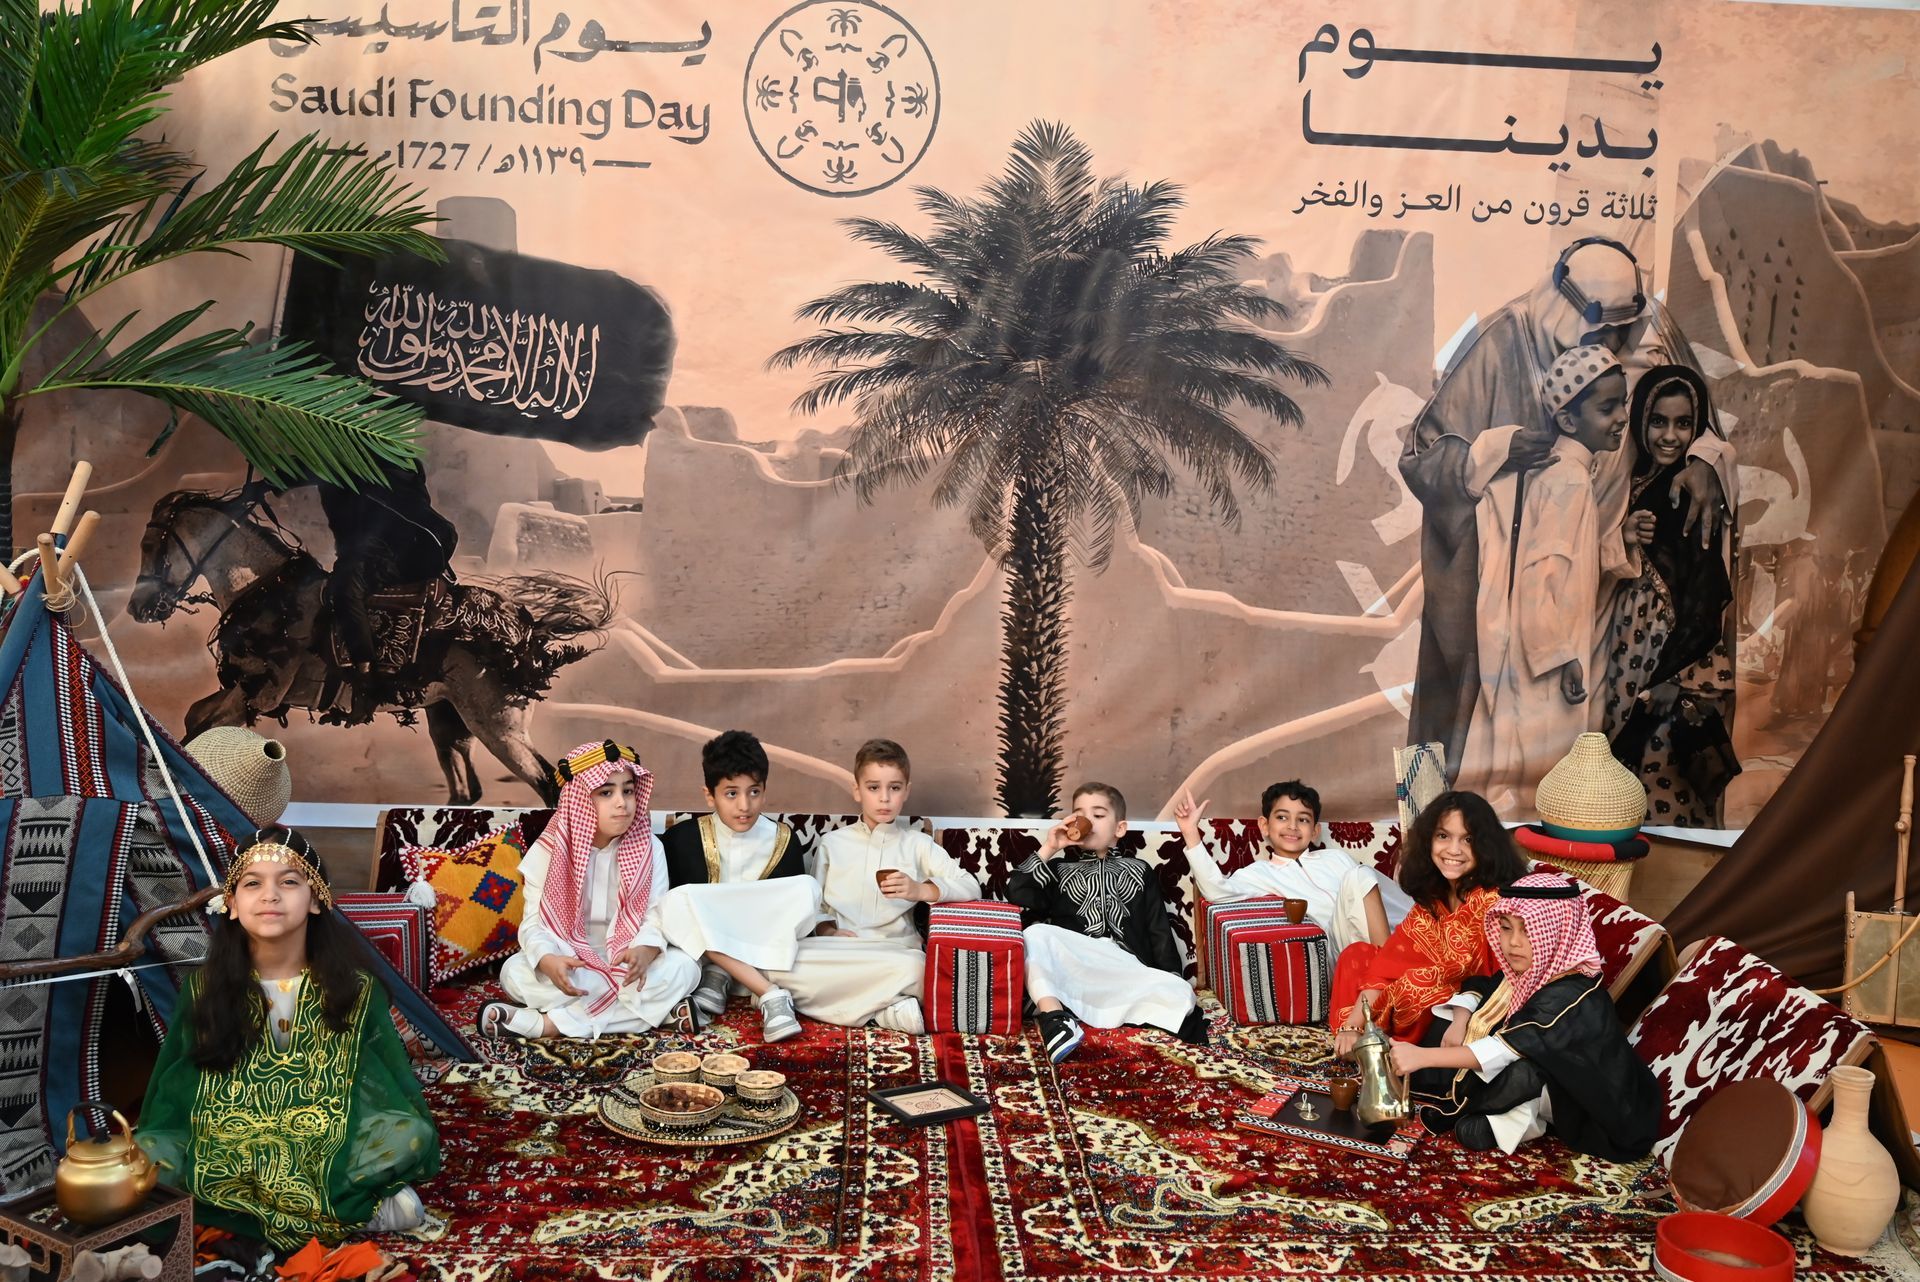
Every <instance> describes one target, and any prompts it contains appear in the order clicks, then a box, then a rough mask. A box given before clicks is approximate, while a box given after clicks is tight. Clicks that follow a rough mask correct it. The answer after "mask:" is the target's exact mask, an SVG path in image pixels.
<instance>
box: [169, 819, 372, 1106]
mask: <svg viewBox="0 0 1920 1282" xmlns="http://www.w3.org/2000/svg"><path fill="white" fill-rule="evenodd" d="M260 841H278V842H281V843H283V844H286V845H289V846H293V847H295V848H296V849H301V850H311V847H309V846H308V845H307V842H306V839H305V838H304V837H301V836H300V835H299V834H298V833H296V832H294V831H293V830H292V829H290V828H266V829H262V830H261V831H260V832H259V833H257V834H256V835H255V839H254V842H250V843H248V844H249V845H251V844H255V842H260ZM312 858H313V864H314V867H315V868H317V869H318V870H319V872H320V877H321V879H322V880H323V881H326V880H330V879H328V878H327V871H326V865H324V864H323V863H321V862H320V857H319V856H318V855H314V856H313V857H312ZM365 949H366V945H365V944H363V943H362V942H361V939H360V936H359V933H358V932H356V931H355V930H354V929H353V928H352V927H350V926H348V925H347V924H346V922H345V921H343V920H342V919H341V917H340V914H339V910H338V909H328V910H327V911H325V912H323V913H320V914H319V915H318V916H315V917H310V918H308V920H307V978H308V981H309V982H310V983H313V984H315V985H317V986H318V990H319V994H320V1008H321V1011H322V1014H323V1016H324V1018H325V1019H326V1023H327V1027H329V1028H331V1029H332V1030H333V1031H334V1032H336V1033H344V1032H346V1031H348V1028H349V1024H350V1021H351V1020H352V1018H353V1007H354V1003H355V1002H356V1001H357V1000H358V999H359V996H360V986H361V985H362V984H364V983H366V982H367V981H366V975H365V973H364V969H365V967H364V962H365V958H366V951H365ZM193 982H194V984H195V988H194V1000H193V1047H192V1058H193V1062H194V1064H195V1065H197V1066H198V1067H200V1068H203V1069H208V1070H211V1071H213V1072H221V1073H224V1072H228V1071H230V1070H232V1069H233V1068H235V1067H236V1066H238V1065H239V1063H240V1061H241V1060H243V1059H245V1058H246V1057H247V1056H248V1055H249V1054H251V1053H252V1051H253V1048H254V1047H255V1046H256V1045H258V1044H259V1042H260V1039H261V1038H262V1037H264V1036H266V1033H267V1000H266V997H265V996H264V995H262V993H261V992H260V984H259V981H257V980H256V979H254V977H253V945H252V943H251V942H250V940H249V939H248V937H247V928H246V927H245V926H242V925H241V924H240V920H239V918H238V917H236V916H234V915H233V912H232V909H231V904H229V910H228V912H227V915H226V916H223V917H216V918H215V919H214V925H213V938H212V940H211V941H210V942H209V944H208V946H207V960H206V962H205V964H204V965H202V966H201V968H200V973H199V975H198V976H196V977H195V980H194V981H193Z"/></svg>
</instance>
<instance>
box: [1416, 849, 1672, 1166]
mask: <svg viewBox="0 0 1920 1282" xmlns="http://www.w3.org/2000/svg"><path fill="white" fill-rule="evenodd" d="M1486 930H1487V939H1488V942H1489V943H1491V944H1492V945H1493V950H1494V952H1495V953H1496V954H1498V955H1499V958H1500V970H1501V975H1500V977H1499V979H1498V980H1497V981H1494V980H1476V981H1470V985H1472V986H1477V987H1478V990H1479V991H1480V992H1483V993H1484V992H1487V990H1489V989H1490V990H1491V992H1490V994H1489V995H1487V996H1486V997H1485V999H1484V1001H1480V1002H1479V1003H1478V1006H1477V1009H1473V1010H1471V1011H1468V1010H1465V1009H1464V1008H1465V1007H1468V1006H1472V1005H1474V1003H1475V996H1474V995H1473V994H1468V993H1462V994H1460V995H1458V996H1456V997H1454V998H1453V1000H1452V1002H1450V1003H1449V1005H1451V1006H1453V1007H1455V1008H1456V1010H1457V1011H1458V1013H1456V1015H1455V1017H1454V1027H1453V1029H1452V1030H1450V1031H1449V1032H1448V1034H1447V1036H1446V1038H1445V1040H1444V1042H1443V1044H1442V1045H1440V1046H1437V1047H1428V1046H1415V1045H1412V1044H1411V1043H1408V1042H1395V1043H1394V1044H1393V1065H1394V1067H1395V1068H1396V1069H1397V1070H1399V1071H1400V1072H1402V1073H1407V1074H1411V1075H1412V1077H1413V1081H1412V1086H1413V1089H1414V1091H1415V1092H1417V1093H1419V1094H1420V1095H1422V1096H1426V1097H1429V1098H1428V1101H1427V1102H1429V1103H1431V1104H1432V1107H1428V1108H1425V1109H1423V1110H1422V1111H1421V1120H1422V1121H1423V1122H1425V1123H1426V1125H1427V1129H1428V1130H1431V1131H1436V1132H1437V1131H1446V1130H1450V1131H1452V1132H1453V1133H1454V1137H1455V1138H1456V1139H1458V1140H1459V1141H1460V1144H1461V1147H1463V1148H1469V1149H1476V1150H1480V1151H1485V1150H1489V1149H1494V1148H1498V1149H1501V1150H1502V1151H1504V1152H1508V1153H1511V1152H1513V1151H1514V1150H1515V1149H1516V1148H1518V1147H1519V1146H1520V1145H1521V1144H1523V1143H1525V1142H1526V1141H1527V1140H1530V1139H1532V1138H1533V1137H1534V1136H1536V1135H1542V1134H1551V1135H1554V1136H1556V1137H1558V1138H1559V1139H1560V1140H1561V1141H1562V1142H1563V1143H1564V1144H1566V1145H1567V1147H1568V1148H1571V1149H1574V1150H1576V1151H1577V1152H1581V1153H1588V1154H1591V1155H1592V1156H1594V1157H1598V1158H1604V1159H1605V1160H1607V1161H1610V1162H1631V1161H1634V1160H1636V1159H1638V1158H1642V1157H1645V1156H1646V1155H1647V1153H1648V1152H1649V1151H1650V1150H1651V1149H1652V1148H1653V1142H1654V1140H1655V1138H1657V1137H1658V1135H1659V1133H1660V1117H1661V1097H1660V1083H1659V1081H1658V1080H1657V1079H1656V1078H1655V1077H1654V1075H1653V1073H1652V1071H1651V1070H1650V1069H1648V1067H1647V1066H1646V1065H1645V1064H1644V1063H1642V1062H1641V1061H1640V1058H1639V1056H1637V1055H1636V1054H1634V1051H1633V1047H1632V1046H1630V1045H1628V1043H1627V1035H1626V1032H1625V1031H1624V1030H1623V1029H1622V1028H1621V1027H1620V1017H1619V1015H1618V1014H1617V1013H1616V1012H1615V1011H1614V1009H1613V999H1612V998H1611V997H1609V996H1608V995H1607V988H1606V984H1605V982H1604V981H1603V980H1602V979H1601V976H1600V969H1601V968H1600V951H1599V949H1598V947H1597V946H1596V945H1595V943H1594V938H1593V923H1592V920H1591V918H1590V917H1589V916H1588V913H1587V907H1586V904H1585V903H1584V902H1583V901H1582V900H1581V897H1580V888H1579V886H1577V885H1576V884H1574V883H1573V882H1571V881H1569V880H1567V879H1566V878H1565V877H1563V876H1560V875H1558V874H1556V873H1531V874H1529V875H1528V876H1525V877H1522V878H1520V879H1519V880H1518V881H1515V882H1512V883H1510V884H1509V885H1506V886H1503V887H1502V888H1501V890H1500V898H1499V899H1498V900H1496V901H1495V902H1494V905H1493V907H1492V908H1490V909H1489V910H1488V911H1487V923H1486ZM1449 1070H1452V1071H1449Z"/></svg>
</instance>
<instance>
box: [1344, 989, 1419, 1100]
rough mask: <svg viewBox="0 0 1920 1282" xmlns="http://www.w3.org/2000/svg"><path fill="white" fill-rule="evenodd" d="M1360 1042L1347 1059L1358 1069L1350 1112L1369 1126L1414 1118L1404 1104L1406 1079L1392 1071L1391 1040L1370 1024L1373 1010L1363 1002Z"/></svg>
mask: <svg viewBox="0 0 1920 1282" xmlns="http://www.w3.org/2000/svg"><path fill="white" fill-rule="evenodd" d="M1361 1021H1362V1022H1361V1025H1360V1040H1359V1041H1357V1042H1355V1043H1354V1044H1353V1050H1352V1052H1351V1055H1350V1057H1351V1058H1352V1060H1353V1062H1354V1063H1356V1064H1358V1065H1359V1066H1360V1098H1359V1100H1358V1101H1357V1102H1356V1103H1355V1104H1354V1106H1353V1111H1354V1114H1355V1115H1356V1116H1358V1117H1359V1119H1360V1120H1361V1121H1362V1122H1365V1123H1366V1124H1367V1125H1368V1126H1378V1125H1379V1124H1380V1123H1382V1122H1400V1121H1405V1120H1406V1119H1407V1118H1409V1117H1412V1116H1413V1106H1412V1105H1411V1104H1409V1103H1408V1102H1407V1079H1406V1078H1404V1077H1402V1076H1400V1074H1398V1073H1396V1072H1394V1071H1393V1039H1392V1038H1391V1037H1389V1036H1387V1033H1386V1030H1385V1029H1383V1028H1381V1027H1380V1026H1379V1025H1377V1024H1375V1023H1374V1022H1373V1011H1372V1010H1371V1009H1368V1008H1367V1007H1366V1004H1365V1003H1362V1011H1361Z"/></svg>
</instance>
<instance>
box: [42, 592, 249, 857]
mask: <svg viewBox="0 0 1920 1282" xmlns="http://www.w3.org/2000/svg"><path fill="white" fill-rule="evenodd" d="M72 569H73V577H74V578H75V579H76V580H78V582H79V584H80V595H81V596H82V597H83V598H85V599H86V602H87V609H88V610H90V611H92V613H93V617H94V618H96V619H98V620H100V642H101V644H102V645H104V646H106V648H107V661H108V662H109V663H111V664H113V675H114V676H116V677H118V678H119V679H120V689H121V690H122V691H123V692H125V694H126V696H127V702H128V703H130V704H132V705H133V719H134V721H135V723H137V724H138V725H139V727H140V733H141V734H142V735H143V736H145V738H146V741H147V751H148V752H151V753H152V754H153V764H154V765H156V766H158V767H160V779H161V781H162V782H164V783H165V784H166V785H167V795H168V796H169V797H171V798H173V807H174V809H175V810H176V811H178V812H179V815H180V825H181V827H183V828H185V829H186V830H187V839H188V840H189V841H191V842H193V852H194V853H195V854H196V855H199V856H200V866H201V867H202V868H204V869H205V870H206V873H207V884H208V885H209V886H218V885H220V884H221V879H220V874H219V873H216V872H215V871H214V870H213V860H211V859H209V858H208V857H207V848H206V847H205V846H204V845H202V844H201V842H200V830H199V828H197V827H196V826H195V825H194V822H193V817H192V816H191V815H189V814H188V813H187V805H186V803H185V802H183V801H181V800H180V790H179V788H177V787H176V786H175V785H174V782H173V771H171V770H169V769H167V756H166V754H165V753H163V752H161V751H160V742H159V740H157V739H155V738H154V737H153V727H152V726H151V725H150V724H148V722H147V710H146V709H145V708H142V707H141V706H140V696H139V695H136V694H135V693H134V692H133V681H132V679H131V678H129V677H128V676H127V669H126V666H125V665H124V664H122V663H121V662H120V651H119V650H118V649H116V648H115V647H114V644H113V634H112V633H111V632H109V631H108V630H107V616H106V615H104V614H102V613H101V612H100V603H99V602H98V601H96V600H94V599H93V584H91V583H89V582H88V581H87V572H86V570H85V569H83V568H82V567H81V566H80V565H79V564H78V563H76V564H75V565H74V566H73V567H72Z"/></svg>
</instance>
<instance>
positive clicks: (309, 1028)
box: [193, 983, 373, 1246]
mask: <svg viewBox="0 0 1920 1282" xmlns="http://www.w3.org/2000/svg"><path fill="white" fill-rule="evenodd" d="M372 988H373V986H372V985H371V984H367V983H362V984H361V986H360V995H359V997H358V998H357V999H356V1000H355V1001H354V1005H353V1014H352V1016H351V1018H350V1019H349V1020H348V1021H347V1031H346V1032H344V1033H336V1032H334V1031H333V1029H332V1028H331V1027H329V1026H328V1024H327V1022H326V1019H325V1017H324V1015H323V1012H322V1009H321V1005H320V998H319V993H318V989H317V988H316V987H315V986H314V985H312V984H305V985H302V986H301V990H300V995H299V997H298V998H296V999H295V1003H294V1015H293V1028H292V1035H291V1036H290V1037H289V1038H288V1040H287V1045H286V1047H285V1048H284V1049H283V1048H281V1047H279V1046H277V1045H276V1044H275V1042H274V1039H273V1038H271V1037H262V1038H261V1039H260V1040H259V1042H258V1043H256V1044H255V1046H254V1048H253V1050H252V1051H251V1052H250V1053H249V1054H248V1055H247V1057H246V1058H245V1059H243V1060H241V1061H240V1063H239V1064H237V1065H235V1066H234V1068H233V1069H232V1070H231V1071H230V1072H225V1073H218V1072H202V1073H201V1074H200V1088H199V1093H198V1097H197V1099H196V1100H195V1103H194V1109H193V1169H194V1190H193V1191H194V1196H195V1197H197V1198H199V1199H200V1200H201V1201H203V1202H206V1203H208V1204H209V1205H212V1206H218V1207H223V1208H225V1209H227V1210H230V1211H235V1212H238V1213H240V1214H242V1215H247V1216H252V1217H254V1218H256V1219H258V1220H259V1221H260V1225H261V1228H262V1229H263V1230H265V1232H266V1236H267V1238H268V1240H269V1241H270V1242H272V1243H273V1244H275V1245H276V1246H285V1245H295V1246H297V1245H299V1244H301V1243H302V1242H304V1241H305V1240H306V1239H307V1238H308V1237H310V1236H313V1235H314V1234H315V1233H316V1232H317V1233H318V1234H319V1235H320V1236H322V1237H327V1238H331V1239H334V1240H338V1239H339V1238H340V1237H341V1236H343V1235H344V1234H345V1233H346V1232H347V1230H348V1229H349V1228H351V1227H352V1226H351V1225H347V1224H344V1223H342V1222H341V1220H340V1219H339V1217H338V1216H337V1215H335V1214H334V1210H333V1202H332V1199H331V1198H330V1197H329V1196H328V1193H327V1188H328V1184H329V1179H328V1177H329V1176H330V1175H331V1173H332V1170H333V1165H334V1163H335V1161H336V1160H338V1159H339V1158H340V1157H341V1156H342V1150H343V1149H344V1148H345V1147H346V1139H347V1115H348V1112H349V1110H350V1107H351V1102H352V1100H351V1095H352V1089H353V1078H354V1073H355V1070H356V1069H357V1068H358V1067H359V1058H360V1026H361V1021H362V1019H363V1018H364V1017H365V1016H366V1006H367V997H368V994H369V993H370V992H371V991H372Z"/></svg>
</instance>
